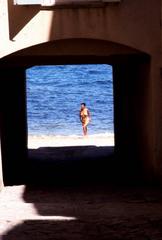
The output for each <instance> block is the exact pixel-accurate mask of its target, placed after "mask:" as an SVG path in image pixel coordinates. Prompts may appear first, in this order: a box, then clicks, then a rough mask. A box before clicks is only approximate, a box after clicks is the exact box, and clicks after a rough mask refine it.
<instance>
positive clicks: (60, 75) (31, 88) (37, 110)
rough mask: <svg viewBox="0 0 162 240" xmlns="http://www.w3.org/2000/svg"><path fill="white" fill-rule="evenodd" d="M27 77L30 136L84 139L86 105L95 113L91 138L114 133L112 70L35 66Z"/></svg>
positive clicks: (84, 66)
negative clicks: (82, 112)
mask: <svg viewBox="0 0 162 240" xmlns="http://www.w3.org/2000/svg"><path fill="white" fill-rule="evenodd" d="M26 75H27V115H28V134H29V135H37V136H38V135H55V136H56V135H57V136H58V135H61V136H69V135H77V136H78V135H79V136H80V135H82V126H81V123H80V119H79V110H80V104H81V103H82V102H85V103H86V104H87V107H88V109H89V110H90V113H91V118H92V120H91V123H90V124H89V126H88V133H89V134H90V135H105V134H110V133H113V132H114V123H113V115H114V114H113V81H112V67H111V66H109V65H106V64H93V65H92V64H88V65H58V66H35V67H32V68H30V69H28V70H27V72H26Z"/></svg>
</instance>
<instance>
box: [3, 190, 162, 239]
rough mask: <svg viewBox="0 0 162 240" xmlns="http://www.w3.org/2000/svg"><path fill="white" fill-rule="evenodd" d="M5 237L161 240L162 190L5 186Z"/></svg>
mask: <svg viewBox="0 0 162 240" xmlns="http://www.w3.org/2000/svg"><path fill="white" fill-rule="evenodd" d="M0 239H1V240H17V239H21V240H27V239H30V240H31V239H34V240H38V239H39V240H41V239H43V240H44V239H50V240H55V239H56V240H57V239H61V240H73V239H75V240H83V239H84V240H102V239H104V240H107V239H111V240H119V239H120V240H121V239H122V240H123V239H125V240H127V239H130V240H134V239H136V240H162V190H161V189H160V188H153V187H152V188H148V187H147V188H146V187H138V188H137V187H132V188H131V187H115V186H106V187H104V186H102V187H101V186H86V187H83V186H82V187H81V186H80V187H77V186H75V187H26V186H12V187H5V188H4V189H3V191H2V192H1V193H0Z"/></svg>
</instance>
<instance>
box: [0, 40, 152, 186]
mask: <svg viewBox="0 0 162 240" xmlns="http://www.w3.org/2000/svg"><path fill="white" fill-rule="evenodd" d="M58 64H66V65H68V64H110V65H112V66H113V81H114V133H115V154H113V156H112V149H111V151H109V152H106V154H105V155H104V156H100V157H99V158H100V159H97V161H95V159H96V157H97V154H96V152H94V151H93V150H92V151H91V153H92V158H88V160H89V162H87V158H85V157H83V159H79V156H80V152H82V150H83V149H82V148H81V147H79V148H78V154H77V156H76V155H75V154H74V149H71V151H72V153H73V156H74V158H75V159H76V158H77V159H79V162H77V164H76V161H66V159H64V157H63V158H62V160H63V161H62V162H61V168H60V165H59V164H58V161H56V162H55V164H54V166H53V168H51V159H48V160H49V161H48V162H49V163H50V164H49V166H48V168H45V165H44V164H42V165H41V166H40V168H38V160H40V159H38V157H37V156H36V155H35V162H34V164H33V163H31V161H30V164H29V161H28V160H29V159H30V153H29V154H27V115H26V113H27V111H26V103H25V102H26V76H25V71H26V69H27V68H29V67H31V66H34V65H58ZM6 69H7V71H6ZM1 70H2V71H1V75H2V79H4V82H3V81H2V82H3V83H4V84H3V91H4V92H5V93H6V96H7V95H8V94H9V95H10V97H12V99H13V101H12V102H9V103H8V105H7V106H6V105H4V106H3V109H2V113H3V118H2V119H3V121H2V124H1V127H2V131H1V132H2V133H1V134H2V154H3V172H4V179H5V182H6V183H8V182H13V181H16V180H17V181H19V180H20V179H23V178H24V179H25V180H24V181H28V180H29V181H38V182H40V181H44V180H47V179H49V181H50V182H52V181H54V182H56V179H60V178H59V177H60V176H61V177H65V176H66V177H67V178H66V177H65V178H64V180H63V181H66V180H65V179H69V173H71V174H70V176H72V180H73V181H75V179H76V178H77V177H78V178H79V177H81V176H82V177H83V176H86V177H87V178H91V176H92V175H93V178H94V179H95V178H97V180H98V179H99V178H98V177H97V176H98V173H100V176H102V179H103V180H106V179H109V177H113V178H115V180H117V179H118V180H121V179H124V178H125V179H129V178H137V179H138V178H139V179H141V177H144V175H145V174H144V171H146V172H149V171H151V162H150V161H151V160H149V159H151V156H150V154H149V152H150V149H149V151H148V145H149V141H151V140H150V139H151V137H150V135H149V131H150V123H151V117H150V106H149V102H148V99H149V96H150V94H151V92H150V82H149V77H150V61H149V57H148V56H147V55H146V54H143V53H140V52H138V51H136V50H133V49H130V48H128V47H125V46H121V45H118V44H115V43H110V42H106V41H99V40H75V39H73V40H66V41H58V42H57V41H56V43H55V44H54V45H53V43H52V42H50V43H47V44H43V45H39V46H35V47H32V48H29V49H26V50H22V51H20V52H18V53H16V54H14V55H12V56H9V57H8V58H6V59H4V61H3V62H2V64H1ZM9 70H11V71H9ZM11 78H14V81H12V82H11ZM141 81H142V84H141ZM9 83H10V86H11V88H10V89H9V88H8V84H9ZM146 86H147V87H146ZM11 105H13V106H11ZM8 109H11V111H7V110H8ZM146 136H147V138H146ZM9 149H10V150H9ZM65 155H66V156H68V152H65ZM13 156H14V158H13ZM55 156H56V158H57V156H59V157H61V151H60V149H59V151H58V150H57V153H56V155H55ZM108 159H110V160H109V161H108ZM146 159H147V161H146ZM70 160H72V159H71V158H70ZM85 160H86V161H85ZM11 169H12V171H11ZM56 169H57V170H56ZM60 169H61V170H60ZM92 169H93V171H92ZM49 170H51V174H49ZM54 170H55V171H54ZM60 172H61V175H59V174H60ZM42 173H43V174H44V173H45V174H44V175H43V178H42ZM79 173H80V174H79ZM86 177H85V179H86Z"/></svg>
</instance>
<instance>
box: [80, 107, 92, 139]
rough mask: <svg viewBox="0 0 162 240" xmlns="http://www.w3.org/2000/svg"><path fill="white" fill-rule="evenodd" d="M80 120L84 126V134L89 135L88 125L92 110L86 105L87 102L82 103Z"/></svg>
mask: <svg viewBox="0 0 162 240" xmlns="http://www.w3.org/2000/svg"><path fill="white" fill-rule="evenodd" d="M80 121H81V123H82V127H83V135H84V136H86V135H87V125H88V124H89V122H90V112H89V110H88V108H87V107H86V104H85V103H81V108H80Z"/></svg>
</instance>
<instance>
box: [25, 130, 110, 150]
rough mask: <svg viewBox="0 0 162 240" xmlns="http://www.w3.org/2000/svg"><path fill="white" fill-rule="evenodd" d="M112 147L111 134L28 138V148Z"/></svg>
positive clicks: (30, 136)
mask: <svg viewBox="0 0 162 240" xmlns="http://www.w3.org/2000/svg"><path fill="white" fill-rule="evenodd" d="M89 145H93V146H114V135H113V134H98V135H89V136H86V137H83V136H75V135H74V136H53V135H51V136H46V135H41V136H32V135H29V138H28V148H32V149H33V148H39V147H61V146H89Z"/></svg>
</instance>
